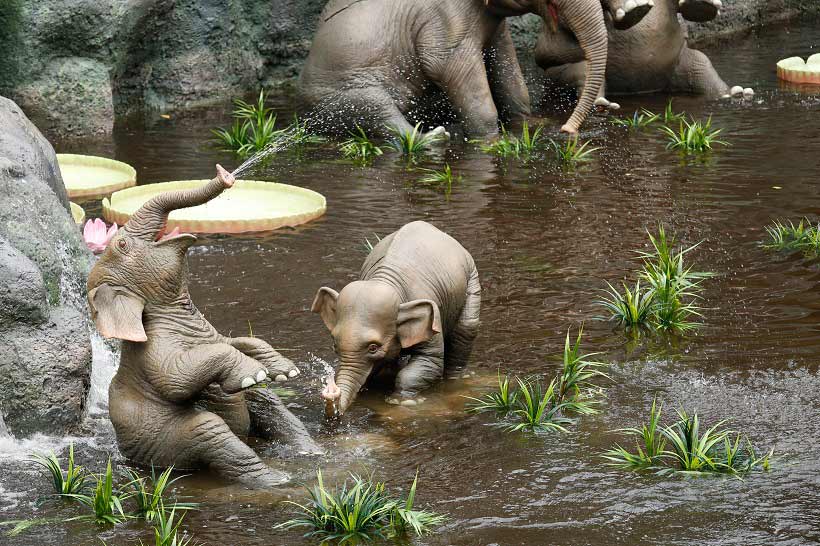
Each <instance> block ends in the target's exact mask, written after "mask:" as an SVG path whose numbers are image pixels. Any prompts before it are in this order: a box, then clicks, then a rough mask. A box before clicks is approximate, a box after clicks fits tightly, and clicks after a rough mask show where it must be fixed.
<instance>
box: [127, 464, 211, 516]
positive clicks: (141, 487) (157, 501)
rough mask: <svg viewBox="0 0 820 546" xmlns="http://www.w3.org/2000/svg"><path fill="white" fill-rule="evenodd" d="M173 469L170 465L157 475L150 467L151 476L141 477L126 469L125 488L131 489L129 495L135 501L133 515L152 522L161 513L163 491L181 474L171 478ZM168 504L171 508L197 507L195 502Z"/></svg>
mask: <svg viewBox="0 0 820 546" xmlns="http://www.w3.org/2000/svg"><path fill="white" fill-rule="evenodd" d="M173 471H174V467H173V466H172V467H169V468H166V469H165V470H164V471H163V472H162V473H161V474H160V475H159V476H157V474H156V471H155V470H154V469H153V468H151V476H150V477H142V476H140V475H139V474H137V473H136V472H134V471H133V470H131V469H127V470H126V473H127V474H128V475H129V476H130V477H131V481H130V482H128V484H126V488H131V489H133V493H132V495H131V496H132V497H133V499H134V501H135V503H136V510H135V511H134V513H133V515H134V516H135V517H140V518H144V519H145V521H147V522H148V523H152V522H154V521H155V520H157V519H158V518H160V517H161V516H162V515H163V511H164V510H165V504H166V500H167V499H166V497H165V493H166V492H167V490H168V488H169V487H170V486H171V485H173V483H174V482H175V481H177V480H178V479H180V478H181V476H178V477H176V478H174V479H171V473H172V472H173ZM170 506H171V509H172V510H193V509H195V508H196V507H197V504H196V503H191V502H173V503H171V505H170Z"/></svg>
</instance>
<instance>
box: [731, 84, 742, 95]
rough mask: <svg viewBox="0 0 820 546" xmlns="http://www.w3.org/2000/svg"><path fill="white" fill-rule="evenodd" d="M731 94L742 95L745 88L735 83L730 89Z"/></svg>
mask: <svg viewBox="0 0 820 546" xmlns="http://www.w3.org/2000/svg"><path fill="white" fill-rule="evenodd" d="M729 94H730V95H732V96H733V97H737V96H738V95H742V94H743V88H742V87H740V86H739V85H735V86H734V87H732V89H731V90H730V91H729Z"/></svg>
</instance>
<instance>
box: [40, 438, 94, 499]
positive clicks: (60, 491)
mask: <svg viewBox="0 0 820 546" xmlns="http://www.w3.org/2000/svg"><path fill="white" fill-rule="evenodd" d="M30 460H31V462H33V463H35V464H37V465H40V466H42V467H43V468H45V469H46V471H47V472H48V474H49V475H50V476H51V481H52V484H53V485H54V491H55V493H56V494H57V495H60V496H63V495H73V494H77V493H82V492H83V491H84V490H85V488H86V472H85V469H84V468H83V467H82V466H79V465H76V464H74V444H73V443H70V444H69V445H68V467H67V468H66V470H65V471H63V469H62V467H61V466H60V461H58V460H57V456H56V455H54V453H53V452H52V453H51V454H50V455H48V456H44V455H39V454H34V455H33V456H32V459H30Z"/></svg>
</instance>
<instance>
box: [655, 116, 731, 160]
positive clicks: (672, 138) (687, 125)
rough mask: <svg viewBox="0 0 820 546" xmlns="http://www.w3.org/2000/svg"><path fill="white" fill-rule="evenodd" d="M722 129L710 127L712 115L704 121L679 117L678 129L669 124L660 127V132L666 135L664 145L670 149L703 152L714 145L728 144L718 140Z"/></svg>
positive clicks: (684, 151)
mask: <svg viewBox="0 0 820 546" xmlns="http://www.w3.org/2000/svg"><path fill="white" fill-rule="evenodd" d="M721 131H722V129H712V116H709V117H708V118H707V120H706V121H705V122H702V121H699V120H695V119H694V118H692V119H691V120H685V119H681V120H680V122H679V125H678V130H677V131H676V130H674V129H672V128H671V127H669V126H664V127H661V132H663V133H664V134H666V135H667V137H668V140H669V141H668V142H667V144H666V147H667V148H668V149H670V150H679V151H681V152H683V153H690V152H694V153H703V152H708V151H710V150H712V149H713V148H714V147H715V146H717V145H721V146H729V143H728V142H726V141H725V140H719V139H718V135H720V133H721Z"/></svg>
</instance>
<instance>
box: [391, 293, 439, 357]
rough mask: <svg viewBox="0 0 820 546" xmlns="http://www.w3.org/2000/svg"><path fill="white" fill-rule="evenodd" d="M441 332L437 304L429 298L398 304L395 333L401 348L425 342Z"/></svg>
mask: <svg viewBox="0 0 820 546" xmlns="http://www.w3.org/2000/svg"><path fill="white" fill-rule="evenodd" d="M440 332H441V316H440V314H439V310H438V305H436V303H435V302H433V301H431V300H414V301H409V302H407V303H402V304H401V305H399V316H398V320H397V321H396V333H397V334H398V336H399V342H401V346H402V348H403V349H407V348H408V347H412V346H413V345H418V344H419V343H422V342H425V341H427V340H428V339H430V338H431V337H433V336H434V335H436V334H438V333H440Z"/></svg>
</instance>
